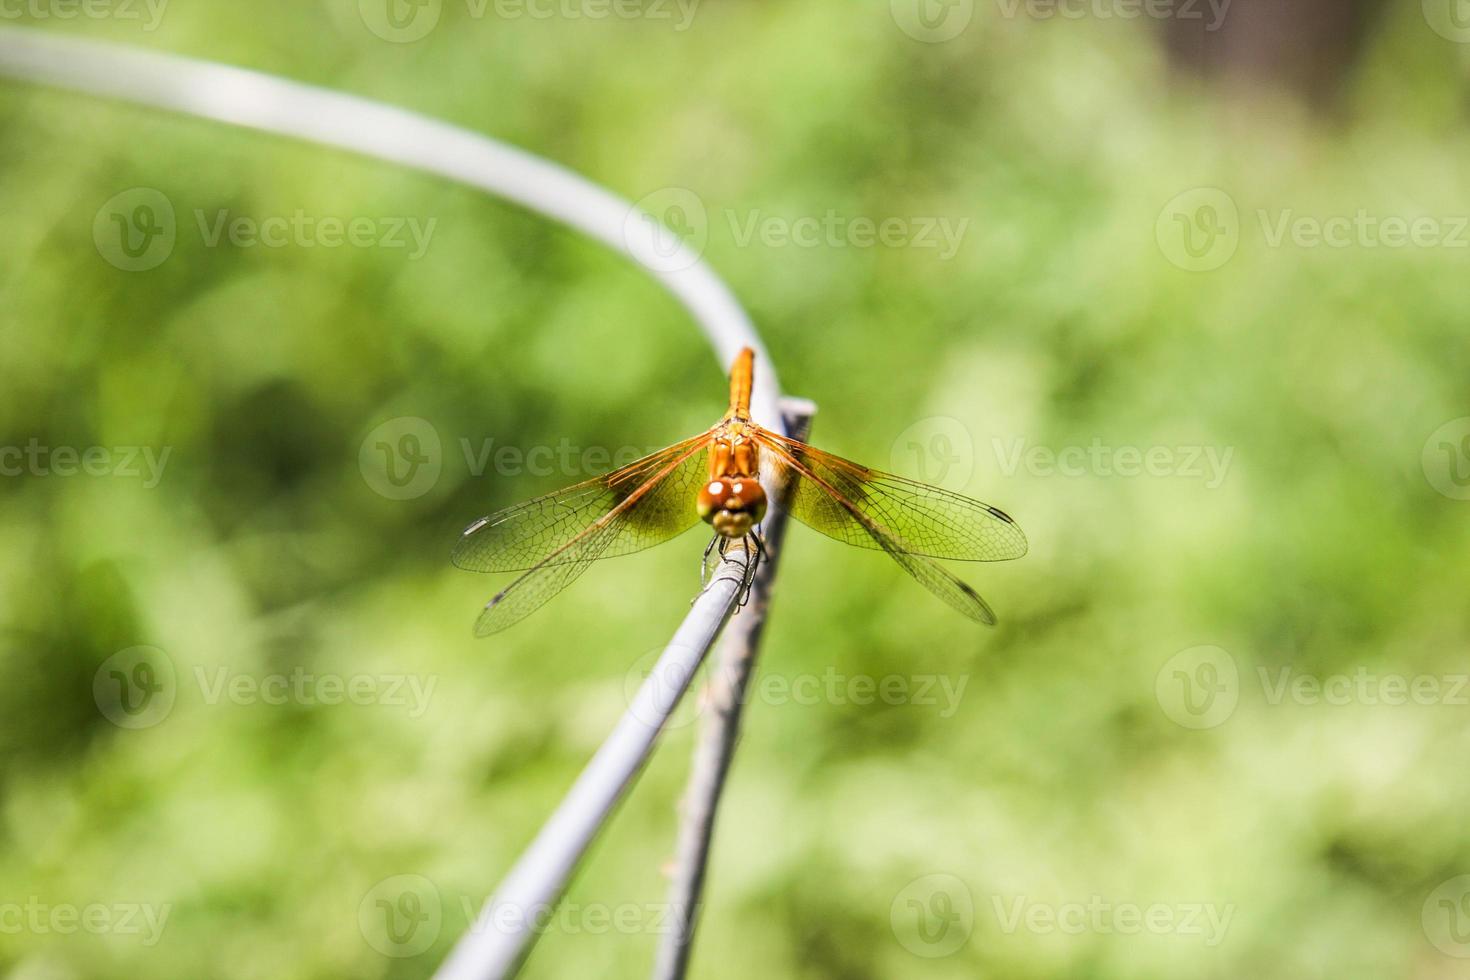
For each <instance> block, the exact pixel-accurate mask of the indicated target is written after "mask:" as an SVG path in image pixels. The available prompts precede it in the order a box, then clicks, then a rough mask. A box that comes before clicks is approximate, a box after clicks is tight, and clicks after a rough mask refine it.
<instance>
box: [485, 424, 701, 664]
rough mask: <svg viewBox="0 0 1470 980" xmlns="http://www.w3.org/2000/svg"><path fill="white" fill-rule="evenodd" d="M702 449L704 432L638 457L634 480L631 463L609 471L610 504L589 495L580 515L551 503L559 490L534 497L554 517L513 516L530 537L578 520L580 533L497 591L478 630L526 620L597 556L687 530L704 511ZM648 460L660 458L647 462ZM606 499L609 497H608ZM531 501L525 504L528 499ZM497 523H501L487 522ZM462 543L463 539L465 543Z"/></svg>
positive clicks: (564, 527)
mask: <svg viewBox="0 0 1470 980" xmlns="http://www.w3.org/2000/svg"><path fill="white" fill-rule="evenodd" d="M704 457H705V440H704V438H703V437H699V438H695V439H691V440H687V441H686V442H684V443H680V444H679V445H678V446H671V447H670V448H669V449H666V450H664V451H663V452H661V453H656V454H654V456H650V457H648V459H647V460H640V461H639V462H638V463H635V464H633V466H634V467H639V469H637V470H636V471H635V473H636V474H637V475H638V476H639V478H640V479H639V480H638V481H636V482H635V481H634V480H632V479H616V478H618V477H620V476H622V475H623V474H625V473H626V472H627V470H629V469H631V467H625V468H624V469H623V470H619V471H618V472H617V473H614V474H610V475H609V476H608V477H607V478H605V481H604V482H605V483H606V488H605V491H604V493H605V494H613V495H615V496H614V497H613V505H612V508H611V509H610V510H607V509H605V508H604V507H602V506H598V507H595V508H594V507H588V506H587V505H586V504H585V502H584V503H582V506H581V508H580V510H577V513H578V514H580V515H582V517H581V518H577V519H574V518H567V517H565V516H564V513H565V512H564V510H563V508H562V506H561V505H548V504H547V503H546V502H547V501H549V500H551V499H552V498H555V497H557V496H558V495H557V494H552V495H551V496H550V497H543V498H541V499H540V501H532V502H531V504H538V506H537V507H535V508H533V512H534V513H539V514H546V515H550V516H551V518H553V519H550V520H548V519H540V520H537V519H531V518H512V519H511V521H510V523H512V524H515V523H523V524H525V525H526V526H527V527H529V528H532V529H533V530H534V531H535V533H533V534H531V535H529V537H531V538H533V539H538V540H539V539H540V538H541V537H542V536H544V534H545V533H546V532H545V531H544V530H541V529H543V528H544V527H546V526H547V525H548V524H550V525H551V526H554V527H556V528H557V529H558V531H557V533H558V534H561V535H564V534H566V532H567V526H568V525H567V522H568V521H572V522H573V523H572V527H573V528H574V530H575V532H576V533H574V534H573V535H572V536H571V537H570V539H569V540H566V541H565V542H564V543H562V544H560V545H558V546H556V547H555V548H554V549H553V550H551V551H550V552H547V553H545V554H544V555H543V556H542V558H541V560H540V561H538V562H536V564H534V565H533V566H532V567H531V568H530V569H529V570H527V571H526V573H525V574H524V575H522V576H521V577H520V578H518V579H516V580H515V581H514V582H512V583H510V585H508V586H506V587H505V588H504V589H502V590H501V591H500V592H499V593H498V594H497V595H496V596H495V598H493V599H491V600H490V601H489V602H488V603H487V604H486V605H485V611H484V612H482V613H481V614H480V618H479V620H478V621H477V622H476V623H475V634H476V635H477V636H489V635H490V634H491V633H498V632H500V631H501V630H503V629H505V628H506V627H507V626H510V625H512V624H514V623H517V622H520V621H521V620H522V619H524V618H525V617H526V616H529V615H530V614H531V613H533V612H535V611H536V610H537V609H539V608H541V606H542V605H544V604H545V603H546V602H547V601H548V600H550V599H551V597H552V596H554V595H556V594H557V593H558V592H560V591H561V590H562V589H564V588H566V587H567V586H568V585H570V584H571V583H572V581H573V580H574V579H576V578H577V576H579V575H581V574H582V573H583V572H585V571H586V570H587V568H588V566H590V565H591V564H592V563H593V562H594V561H596V560H597V559H599V558H607V557H610V556H612V555H625V554H629V553H631V552H634V551H639V550H641V549H643V548H647V547H650V546H652V545H655V544H658V543H660V542H663V541H667V540H668V539H669V538H672V537H674V536H675V535H677V534H680V533H682V532H684V531H687V530H688V529H689V528H690V527H692V526H693V525H694V524H695V523H696V522H697V521H698V519H699V516H698V514H697V512H696V511H695V509H694V492H695V490H696V489H697V488H698V487H699V485H700V484H701V483H702V482H703V481H704V480H705V479H706V478H707V476H708V469H707V466H706V461H705V458H704ZM650 460H654V461H656V462H655V463H654V464H653V465H649V461H650ZM583 486H585V484H584V485H583ZM571 489H572V490H576V489H578V488H576V487H573V488H571ZM563 492H564V493H566V492H568V491H563ZM600 499H601V500H604V501H605V500H607V497H606V496H604V497H602V498H600ZM581 501H582V498H580V497H575V498H573V501H572V503H569V504H567V505H566V507H567V508H571V509H576V508H575V505H576V503H578V502H581ZM531 504H527V505H522V506H523V507H530V506H531ZM512 510H513V511H514V510H517V508H512ZM499 526H503V525H486V527H499ZM478 533H481V532H478V531H476V530H475V529H473V528H472V529H471V531H470V532H466V534H467V538H466V540H468V535H471V534H478ZM525 537H527V535H524V534H521V535H519V536H518V537H516V538H514V540H517V541H521V540H524V538H525ZM507 540H509V539H507ZM463 544H464V542H461V546H463ZM520 547H522V548H524V547H525V546H524V545H521V546H520ZM460 557H461V556H460V555H459V553H458V552H456V562H458V563H460V564H461V566H462V567H463V566H464V563H463V562H461V561H460Z"/></svg>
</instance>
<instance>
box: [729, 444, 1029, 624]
mask: <svg viewBox="0 0 1470 980" xmlns="http://www.w3.org/2000/svg"><path fill="white" fill-rule="evenodd" d="M763 434H764V433H763V432H762V433H758V434H757V437H756V438H757V439H761V436H762V435H763ZM762 441H763V445H764V446H765V449H766V450H767V451H766V453H765V454H764V455H765V458H764V459H763V460H762V465H765V466H767V467H768V468H769V469H770V470H771V472H772V476H773V477H775V480H776V482H778V483H784V485H785V488H786V489H785V491H784V492H785V495H786V496H785V499H786V506H787V510H788V512H789V513H790V514H791V516H792V517H794V518H796V519H797V520H799V521H801V522H802V523H803V524H806V525H807V526H808V527H811V528H813V529H814V530H817V531H821V532H822V533H823V534H827V535H829V536H831V537H833V538H836V539H837V540H839V541H844V542H847V543H849V544H857V545H861V546H863V547H866V548H874V549H877V550H880V551H884V552H887V553H888V554H889V555H890V556H891V557H892V558H893V560H894V561H896V562H898V564H899V565H900V566H901V567H902V568H903V570H904V571H906V572H908V573H909V574H910V575H912V576H913V577H914V578H915V579H916V580H917V581H918V582H919V584H920V585H922V586H924V588H926V589H928V590H929V591H930V592H932V593H934V594H935V595H936V596H938V597H939V598H940V599H943V600H944V601H945V603H947V604H948V605H949V606H950V607H951V608H953V609H956V610H958V611H959V612H961V613H963V614H964V615H965V616H968V617H969V618H970V619H973V620H975V621H976V622H980V623H984V624H985V625H987V626H994V625H995V623H996V618H995V612H994V610H992V609H991V608H990V605H989V604H988V603H987V602H986V601H985V600H984V599H982V598H981V597H980V594H979V593H978V592H976V591H975V590H974V589H972V588H970V586H968V585H966V584H965V583H964V582H961V581H960V580H959V579H958V578H955V576H953V575H951V574H950V573H949V572H948V571H946V570H945V569H943V568H941V567H940V566H938V565H936V564H935V563H934V562H932V561H930V560H929V559H928V558H926V557H924V553H923V552H921V551H919V550H917V549H916V548H915V547H914V546H913V545H912V544H910V543H909V542H908V541H907V540H906V539H904V538H901V537H899V536H898V535H897V534H895V533H894V531H893V529H892V528H891V527H889V526H888V525H886V524H884V523H882V522H880V521H879V520H878V519H876V518H875V517H874V516H872V513H871V512H870V509H869V508H866V507H865V506H864V505H863V504H860V503H859V502H858V501H855V500H852V499H851V498H849V497H848V495H847V491H848V488H849V487H851V486H853V485H855V484H854V483H853V481H852V479H851V478H849V479H847V480H844V481H842V483H841V484H840V485H839V484H835V483H833V482H832V481H829V480H828V479H827V472H828V471H829V470H830V467H829V466H822V467H821V470H820V472H819V470H818V469H815V468H813V467H811V466H809V465H808V463H807V460H806V459H802V458H799V457H798V456H797V455H796V454H795V453H794V452H793V451H792V448H790V447H794V446H800V445H801V444H799V443H791V442H790V440H784V439H783V440H780V441H779V442H778V441H776V440H774V439H772V440H770V441H765V440H762ZM806 448H808V449H809V447H806ZM821 455H822V456H823V457H828V458H830V459H833V460H837V459H838V457H835V456H830V457H829V456H828V454H826V453H822V454H821ZM808 458H810V457H808ZM841 462H843V463H846V461H845V460H841ZM846 465H848V466H853V467H855V468H856V464H852V463H847V464H846ZM916 486H923V484H916ZM926 489H937V488H933V487H929V488H926ZM940 492H944V491H940ZM870 499H871V498H869V497H860V498H859V500H862V501H863V502H864V504H866V503H867V502H868V501H869V500H870ZM960 499H961V500H964V499H965V498H963V497H961V498H960ZM969 503H972V504H973V503H975V502H974V501H969ZM891 506H892V505H891V504H890V508H889V509H890V511H891ZM977 506H981V507H983V506H985V505H983V504H978V505H977ZM880 513H883V512H880ZM1007 520H1009V519H1007ZM911 526H913V525H911ZM917 526H921V527H922V526H924V524H923V522H920V523H919V525H917ZM1012 526H1014V525H1012ZM1017 533H1018V534H1019V531H1017ZM946 543H952V542H947V539H946ZM1021 551H1022V552H1024V551H1025V539H1024V538H1022V539H1021Z"/></svg>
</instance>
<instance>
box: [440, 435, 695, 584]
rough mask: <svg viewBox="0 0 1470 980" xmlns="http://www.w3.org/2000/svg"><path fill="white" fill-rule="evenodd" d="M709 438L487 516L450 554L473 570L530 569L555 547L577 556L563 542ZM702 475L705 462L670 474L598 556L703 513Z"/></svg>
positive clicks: (630, 547)
mask: <svg viewBox="0 0 1470 980" xmlns="http://www.w3.org/2000/svg"><path fill="white" fill-rule="evenodd" d="M705 439H706V436H705V435H703V434H701V435H698V436H695V437H693V438H692V439H685V440H684V441H683V442H679V443H675V444H674V445H672V446H670V447H669V448H667V449H661V450H659V451H658V452H656V453H654V454H653V455H651V456H645V457H644V458H643V459H640V460H637V461H636V462H633V463H629V464H628V465H627V466H624V467H623V468H622V469H620V470H615V471H614V472H612V473H607V474H604V475H603V476H599V477H597V478H596V479H594V480H588V481H586V482H585V483H578V484H576V485H575V486H570V487H567V488H565V489H563V490H558V491H556V492H555V493H549V494H546V495H545V496H543V497H537V498H536V499H535V500H528V501H526V502H525V503H521V504H516V505H515V506H514V507H507V508H506V509H505V510H502V511H499V512H498V513H495V514H491V515H490V516H489V517H482V518H480V519H479V520H478V521H475V523H473V524H471V525H470V526H469V527H468V528H466V529H465V531H464V534H462V535H461V536H460V539H459V544H457V545H456V546H455V548H454V553H453V555H452V556H451V560H452V561H453V562H454V563H455V564H456V565H458V566H459V567H460V568H464V569H467V570H469V571H472V572H519V571H525V570H526V569H528V568H533V567H535V566H536V565H538V564H539V563H540V562H541V561H542V560H543V559H545V558H547V557H548V556H551V555H557V556H558V557H557V558H556V559H555V560H556V561H557V562H569V561H572V560H573V558H572V554H573V553H572V551H571V550H570V549H569V550H567V551H562V550H561V549H562V548H563V547H564V546H565V545H567V544H568V543H569V542H571V541H572V540H574V539H575V538H576V537H577V536H578V535H579V534H581V533H582V532H584V531H586V530H587V528H588V527H590V526H591V525H592V524H593V522H595V521H596V520H597V519H598V518H600V517H602V516H603V515H605V514H607V513H608V512H609V511H611V510H612V509H613V508H615V507H617V506H618V505H619V504H621V503H622V502H623V501H625V500H627V499H628V497H629V496H630V495H632V494H633V493H635V492H636V491H637V490H638V489H639V488H640V487H642V486H643V485H644V484H646V483H648V482H649V481H650V480H652V479H653V478H654V477H655V476H657V475H658V474H659V473H660V472H661V471H662V470H663V469H664V468H665V467H667V466H668V465H669V464H670V463H671V462H673V461H674V460H678V459H681V458H682V457H684V456H686V455H687V454H688V453H689V451H690V449H693V448H696V447H699V446H702V445H703V444H704V440H705ZM694 458H695V459H696V460H702V459H703V457H702V455H700V454H696V455H695V457H694ZM703 479H704V470H703V469H701V468H700V467H699V466H693V467H682V468H678V469H676V470H675V471H674V472H670V473H668V474H665V475H664V477H663V481H662V482H661V483H660V485H659V487H658V488H656V492H652V493H651V499H649V500H648V501H646V502H645V503H644V504H642V505H641V506H640V507H639V508H638V509H637V512H636V513H635V514H633V515H630V516H629V517H627V518H626V521H627V522H628V523H627V526H626V527H624V528H623V532H622V533H621V534H620V535H618V537H617V538H616V539H615V540H613V541H609V542H607V543H606V546H605V548H604V550H603V551H602V553H600V554H599V555H598V556H597V557H601V558H612V557H615V556H617V555H627V554H632V553H633V552H635V551H641V550H642V549H644V548H650V547H652V546H653V545H656V544H661V543H663V542H664V541H667V540H669V539H670V538H672V537H674V536H675V535H678V534H681V533H683V532H684V531H687V530H689V528H690V527H692V526H693V525H694V524H695V523H696V522H697V521H698V520H699V515H698V514H696V513H695V511H694V494H695V492H696V490H697V488H698V487H699V485H700V483H701V482H703Z"/></svg>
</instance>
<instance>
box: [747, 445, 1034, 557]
mask: <svg viewBox="0 0 1470 980" xmlns="http://www.w3.org/2000/svg"><path fill="white" fill-rule="evenodd" d="M756 439H757V441H759V442H760V443H761V444H762V445H763V446H764V447H765V449H766V453H765V456H766V457H767V458H768V459H770V458H772V457H775V458H776V459H777V460H778V465H779V460H780V456H779V454H782V453H784V455H785V456H786V457H787V458H789V459H793V460H795V461H796V462H797V463H799V464H800V466H801V467H802V468H803V469H805V470H807V471H808V472H809V473H810V474H811V476H813V477H815V480H814V481H804V483H805V486H803V484H798V485H797V490H796V494H797V497H798V501H797V503H798V504H800V505H801V506H800V508H799V509H798V507H797V506H796V505H793V507H792V510H791V513H792V515H793V516H794V517H796V518H797V520H799V521H801V522H802V523H803V524H806V525H808V526H809V527H811V528H812V529H814V530H817V531H821V532H822V533H823V534H825V535H827V536H828V537H832V538H836V539H837V540H838V541H842V542H845V543H847V544H851V545H857V546H858V547H860V548H874V549H880V550H883V551H887V550H888V546H889V543H895V542H896V543H899V544H901V546H902V547H903V550H904V551H906V552H908V553H909V554H911V555H922V556H924V557H927V558H946V559H952V560H955V561H1005V560H1007V559H1011V558H1020V557H1021V556H1022V555H1024V554H1025V553H1026V535H1025V534H1023V533H1022V532H1021V529H1020V528H1019V527H1018V526H1016V522H1015V521H1014V520H1012V519H1011V518H1010V516H1009V515H1008V514H1006V513H1005V512H1004V511H1002V510H1000V509H999V508H996V507H992V506H990V505H989V504H983V503H981V502H980V501H978V500H971V499H970V498H969V497H963V496H961V495H959V494H957V493H951V492H950V491H948V490H943V489H940V488H939V487H931V486H929V485H928V484H926V483H917V482H915V481H913V480H906V479H904V478H903V477H901V476H894V475H893V474H891V473H882V472H879V471H878V470H870V469H868V468H867V467H866V466H859V465H858V464H857V463H854V462H851V461H849V460H845V459H843V458H842V457H841V456H834V455H832V454H831V453H824V452H822V451H821V450H820V449H814V448H812V447H811V446H808V445H806V444H805V443H801V442H796V441H794V440H791V439H787V438H786V437H785V436H781V435H777V434H776V433H774V432H771V431H770V430H768V429H759V430H757V432H756ZM822 485H825V486H826V487H830V488H831V489H832V490H833V491H836V494H837V496H839V497H840V498H841V500H838V499H836V498H835V497H834V496H833V494H831V493H827V492H824V491H823V489H822ZM859 515H861V516H862V517H866V518H867V519H868V521H869V522H871V523H873V524H876V525H877V526H878V527H880V528H882V529H883V530H884V531H886V532H887V534H888V536H889V539H890V541H889V542H888V543H885V542H883V541H880V540H879V539H878V538H875V537H874V536H873V534H872V532H871V531H870V530H869V528H868V527H867V526H866V524H865V523H864V522H863V521H861V520H859V519H858V516H859Z"/></svg>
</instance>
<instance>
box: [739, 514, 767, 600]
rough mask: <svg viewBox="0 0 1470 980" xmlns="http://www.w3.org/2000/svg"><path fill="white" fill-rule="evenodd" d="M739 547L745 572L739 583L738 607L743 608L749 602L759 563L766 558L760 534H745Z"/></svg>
mask: <svg viewBox="0 0 1470 980" xmlns="http://www.w3.org/2000/svg"><path fill="white" fill-rule="evenodd" d="M740 545H741V547H742V548H743V549H744V550H745V572H744V574H743V575H742V576H741V582H740V606H739V608H741V609H743V608H745V605H746V603H748V602H750V590H751V587H752V586H754V585H755V573H756V572H757V571H758V570H759V569H760V567H761V562H762V561H764V560H765V559H766V558H767V557H768V556H767V554H766V546H765V544H764V543H763V542H762V541H761V537H760V534H758V533H756V534H747V535H746V536H745V537H743V538H741V539H740Z"/></svg>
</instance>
